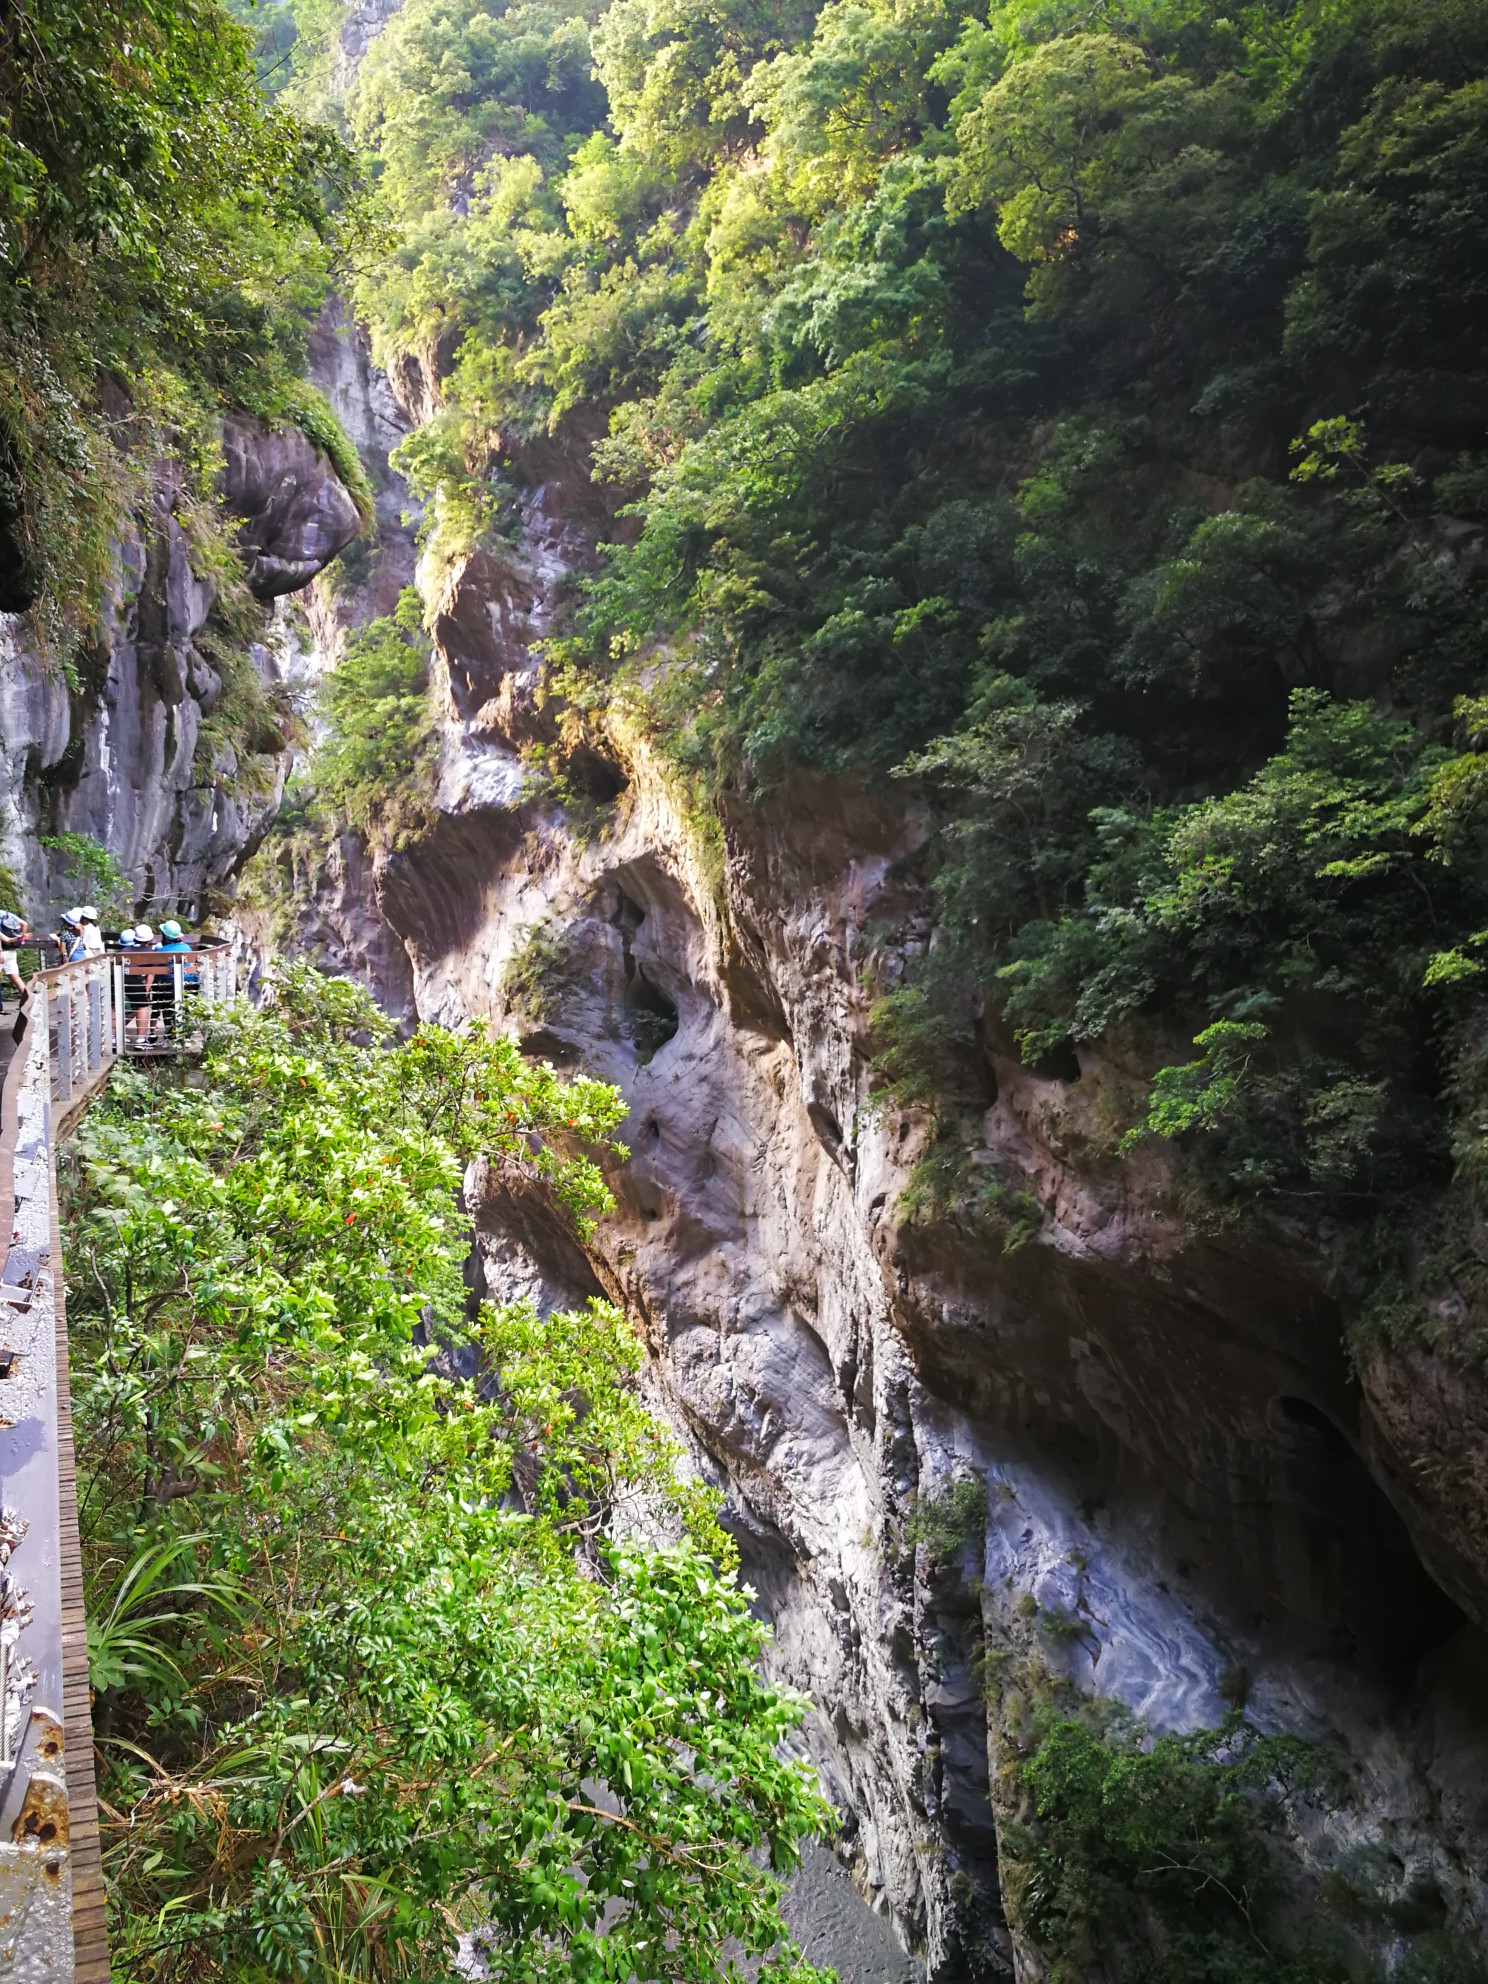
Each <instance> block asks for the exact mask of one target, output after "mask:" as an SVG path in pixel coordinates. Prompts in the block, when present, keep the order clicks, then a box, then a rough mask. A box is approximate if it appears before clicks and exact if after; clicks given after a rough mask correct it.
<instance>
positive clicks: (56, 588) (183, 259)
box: [0, 0, 355, 661]
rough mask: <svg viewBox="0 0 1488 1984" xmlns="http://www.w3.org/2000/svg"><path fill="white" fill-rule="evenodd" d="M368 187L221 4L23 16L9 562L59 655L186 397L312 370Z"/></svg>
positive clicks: (3, 68)
mask: <svg viewBox="0 0 1488 1984" xmlns="http://www.w3.org/2000/svg"><path fill="white" fill-rule="evenodd" d="M354 181H355V172H354V169H353V167H352V164H351V160H350V157H349V155H348V154H347V152H346V151H345V149H344V148H343V147H342V146H341V144H340V143H339V141H338V140H337V139H336V138H335V137H334V136H333V135H332V134H331V133H330V132H329V131H328V130H325V129H324V128H321V127H315V126H310V125H306V124H302V123H300V122H298V121H297V120H296V119H295V118H293V117H292V116H290V115H289V114H288V113H287V112H284V111H282V110H278V109H272V108H270V107H268V106H267V105H266V104H265V103H264V102H263V100H262V98H261V96H260V94H259V91H258V88H257V84H256V81H255V78H254V72H253V66H252V60H251V52H250V41H249V37H248V35H247V34H246V33H245V31H244V30H243V29H241V28H240V27H239V26H237V25H236V24H235V23H234V22H233V21H232V20H231V19H230V18H229V16H228V15H227V14H226V13H225V12H224V11H223V10H222V9H221V8H220V7H219V6H218V5H217V4H216V3H215V0H108V4H105V5H103V6H102V7H97V6H88V7H76V6H72V5H69V4H63V3H61V0H28V3H27V4H21V5H18V6H16V7H13V8H10V9H9V10H8V11H7V13H6V16H5V20H4V22H3V24H0V262H3V266H4V281H3V283H0V539H3V542H0V565H3V566H4V567H5V568H6V569H7V592H8V593H9V595H10V596H11V597H12V599H14V600H15V601H17V602H18V603H24V602H26V601H28V600H35V601H36V605H35V608H34V618H35V622H36V633H37V636H38V638H39V639H40V640H41V642H42V644H43V647H44V648H45V649H46V651H47V652H49V653H51V654H53V655H54V656H57V657H59V658H60V659H62V660H64V661H65V660H66V659H67V657H68V655H69V653H70V650H71V648H72V646H73V645H74V644H75V642H76V640H77V638H78V636H79V634H80V633H82V632H85V631H87V630H88V629H89V628H90V627H91V626H92V624H93V621H94V619H95V616H96V614H97V611H98V608H99V605H100V601H101V598H102V594H103V591H104V588H105V586H106V585H107V584H108V582H109V581H110V579H111V578H112V562H113V549H112V547H113V543H114V540H115V538H116V536H117V534H118V531H119V528H120V525H121V521H122V519H123V516H124V515H125V513H126V512H127V511H128V510H129V509H130V508H131V507H132V506H133V505H134V504H135V503H136V501H137V499H138V496H139V494H140V484H141V481H142V478H144V477H145V476H146V475H148V473H149V472H150V470H151V469H152V467H153V466H154V465H155V463H156V462H157V460H158V459H159V457H160V456H161V455H162V454H165V455H168V454H171V453H174V452H176V450H177V442H178V436H177V433H176V431H175V422H174V419H173V408H174V407H176V406H179V405H180V403H181V402H182V401H188V402H194V403H195V405H196V407H197V408H198V409H201V408H202V407H206V408H207V409H210V408H211V407H213V406H215V405H218V404H227V405H232V404H241V403H243V402H244V401H245V400H249V401H251V400H253V399H256V398H259V397H261V396H262V393H263V392H264V391H265V390H267V389H268V386H269V382H273V381H283V380H285V379H286V378H287V377H289V376H291V375H292V374H293V373H294V371H295V370H297V369H298V367H299V364H300V362H301V360H302V358H303V346H304V332H305V326H306V323H307V321H308V317H309V316H310V315H312V314H313V311H314V309H315V308H316V307H317V306H318V303H319V300H320V298H321V296H322V294H323V291H324V284H325V281H326V279H327V277H328V274H329V271H330V269H331V267H332V265H333V263H334V261H335V259H336V257H337V255H338V253H339V251H340V248H341V246H342V243H343V238H344V235H345V231H346V230H345V228H344V226H343V224H342V222H341V221H339V220H338V219H336V218H333V214H332V209H333V208H334V207H337V206H342V207H344V203H345V200H346V196H347V195H348V194H349V193H350V191H351V190H352V188H353V185H354ZM106 380H108V381H112V382H114V383H113V384H112V386H111V387H110V392H111V393H112V399H111V400H110V399H109V396H108V394H106V393H105V391H104V382H105V381H106ZM120 381H127V382H128V387H127V389H128V392H129V394H130V396H131V398H132V399H133V400H134V402H135V404H134V406H133V407H129V406H128V405H125V406H123V407H121V406H120V404H119V397H120V396H119V393H118V389H117V388H118V382H120ZM196 417H197V419H198V420H199V419H200V412H198V414H197V416H196ZM191 424H192V423H191V420H190V419H189V418H188V420H187V422H186V425H187V426H188V427H189V426H190V425H191ZM184 453H185V454H186V455H188V456H189V455H190V453H191V447H190V443H189V436H188V439H187V444H186V446H185V448H184ZM201 493H202V494H203V495H209V494H210V487H209V484H207V483H205V482H203V483H202V484H201Z"/></svg>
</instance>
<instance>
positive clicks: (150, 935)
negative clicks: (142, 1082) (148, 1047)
mask: <svg viewBox="0 0 1488 1984" xmlns="http://www.w3.org/2000/svg"><path fill="white" fill-rule="evenodd" d="M134 948H135V950H137V951H153V950H154V948H155V932H154V931H153V930H152V929H151V928H150V926H149V924H148V923H136V924H135V926H134ZM154 982H155V979H154V973H153V972H152V973H149V974H146V973H145V972H143V971H126V972H125V974H124V1023H125V1025H126V1026H127V1027H128V1029H129V1032H130V1035H131V1037H132V1039H133V1040H134V1043H135V1046H136V1047H143V1046H144V1045H145V1044H146V1042H147V1041H148V1040H149V1038H150V987H151V986H152V985H153V984H154Z"/></svg>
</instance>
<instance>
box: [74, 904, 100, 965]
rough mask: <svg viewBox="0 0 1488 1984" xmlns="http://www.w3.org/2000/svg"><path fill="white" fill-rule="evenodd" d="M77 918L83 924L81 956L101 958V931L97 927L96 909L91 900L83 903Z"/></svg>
mask: <svg viewBox="0 0 1488 1984" xmlns="http://www.w3.org/2000/svg"><path fill="white" fill-rule="evenodd" d="M78 920H79V922H80V923H81V924H82V926H83V956H84V957H88V958H101V957H102V956H103V953H104V949H105V945H104V941H103V932H102V931H101V930H100V929H99V927H98V911H97V910H96V909H95V908H94V906H93V904H92V903H91V902H85V903H84V904H83V906H82V908H81V909H80V910H79V911H78Z"/></svg>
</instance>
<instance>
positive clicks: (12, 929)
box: [0, 909, 31, 999]
mask: <svg viewBox="0 0 1488 1984" xmlns="http://www.w3.org/2000/svg"><path fill="white" fill-rule="evenodd" d="M30 941H31V926H30V924H29V923H27V921H26V919H25V917H24V916H22V915H20V914H19V912H18V911H16V910H13V909H0V975H3V976H4V977H6V978H8V979H9V980H10V982H11V984H12V985H13V986H14V987H15V989H16V991H17V992H18V993H19V994H20V996H21V997H22V998H23V999H24V998H25V996H26V981H25V979H24V978H22V976H21V956H20V948H21V945H22V944H29V943H30Z"/></svg>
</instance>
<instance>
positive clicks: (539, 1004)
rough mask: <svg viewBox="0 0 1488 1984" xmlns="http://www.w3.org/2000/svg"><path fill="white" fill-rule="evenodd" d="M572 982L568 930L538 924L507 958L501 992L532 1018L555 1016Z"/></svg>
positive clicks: (508, 1000) (539, 1018)
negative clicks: (566, 938) (564, 992)
mask: <svg viewBox="0 0 1488 1984" xmlns="http://www.w3.org/2000/svg"><path fill="white" fill-rule="evenodd" d="M570 982H571V964H570V959H569V950H568V945H567V942H566V941H565V936H564V932H563V931H562V930H561V929H556V930H555V929H552V928H550V927H549V926H548V925H547V924H544V923H537V924H534V925H533V927H532V928H531V929H530V930H529V931H528V932H527V933H526V935H525V936H524V937H523V939H522V941H521V943H520V944H519V945H518V947H517V949H516V950H515V951H513V953H512V955H511V957H510V959H509V960H508V961H507V966H506V970H505V971H504V972H503V973H502V977H501V994H502V997H503V998H504V999H505V1000H506V1001H507V1003H508V1005H510V1006H512V1007H513V1008H514V1009H515V1010H517V1011H518V1012H520V1013H522V1014H524V1015H525V1016H526V1017H527V1018H528V1019H530V1020H544V1019H551V1018H553V1016H554V1012H555V1009H556V1006H557V1003H558V1000H559V999H560V998H561V997H562V994H563V991H564V988H565V987H566V986H567V985H568V984H569V983H570Z"/></svg>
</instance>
